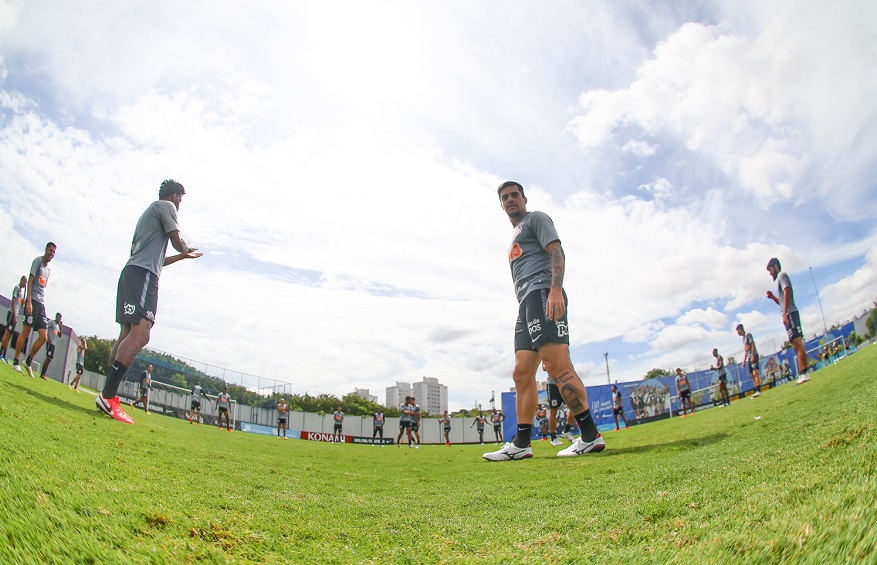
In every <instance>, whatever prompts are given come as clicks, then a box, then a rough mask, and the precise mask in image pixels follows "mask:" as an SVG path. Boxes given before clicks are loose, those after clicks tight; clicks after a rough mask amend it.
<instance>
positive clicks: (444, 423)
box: [438, 410, 451, 447]
mask: <svg viewBox="0 0 877 565" xmlns="http://www.w3.org/2000/svg"><path fill="white" fill-rule="evenodd" d="M438 421H439V425H440V426H441V427H442V430H443V431H444V432H445V445H447V446H448V447H451V417H450V416H448V411H447V410H445V412H444V414H442V415H441V416H439V419H438Z"/></svg>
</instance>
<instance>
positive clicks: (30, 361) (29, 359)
mask: <svg viewBox="0 0 877 565" xmlns="http://www.w3.org/2000/svg"><path fill="white" fill-rule="evenodd" d="M25 362H26V363H27V366H28V367H30V364H31V363H33V357H31V356H30V355H28V356H27V360H26V361H25Z"/></svg>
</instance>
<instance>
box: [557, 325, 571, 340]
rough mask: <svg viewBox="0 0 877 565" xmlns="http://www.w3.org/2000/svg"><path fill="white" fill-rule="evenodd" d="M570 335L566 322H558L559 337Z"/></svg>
mask: <svg viewBox="0 0 877 565" xmlns="http://www.w3.org/2000/svg"><path fill="white" fill-rule="evenodd" d="M568 335H569V328H568V327H567V326H566V322H557V337H564V336H568Z"/></svg>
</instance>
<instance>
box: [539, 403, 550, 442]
mask: <svg viewBox="0 0 877 565" xmlns="http://www.w3.org/2000/svg"><path fill="white" fill-rule="evenodd" d="M536 421H537V422H539V435H541V436H542V441H548V410H546V409H545V406H543V405H542V404H540V405H539V406H538V407H537V408H536Z"/></svg>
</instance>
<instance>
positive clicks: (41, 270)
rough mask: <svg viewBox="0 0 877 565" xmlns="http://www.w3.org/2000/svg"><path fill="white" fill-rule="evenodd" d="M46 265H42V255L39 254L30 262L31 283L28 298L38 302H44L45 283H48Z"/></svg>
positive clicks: (49, 271)
mask: <svg viewBox="0 0 877 565" xmlns="http://www.w3.org/2000/svg"><path fill="white" fill-rule="evenodd" d="M49 273H51V269H49V266H48V265H43V256H42V255H40V256H39V257H37V258H36V259H34V260H33V263H31V264H30V274H31V275H33V284H31V285H30V299H31V301H34V300H36V301H37V302H39V303H40V304H45V303H46V301H45V294H46V285H47V284H49Z"/></svg>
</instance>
